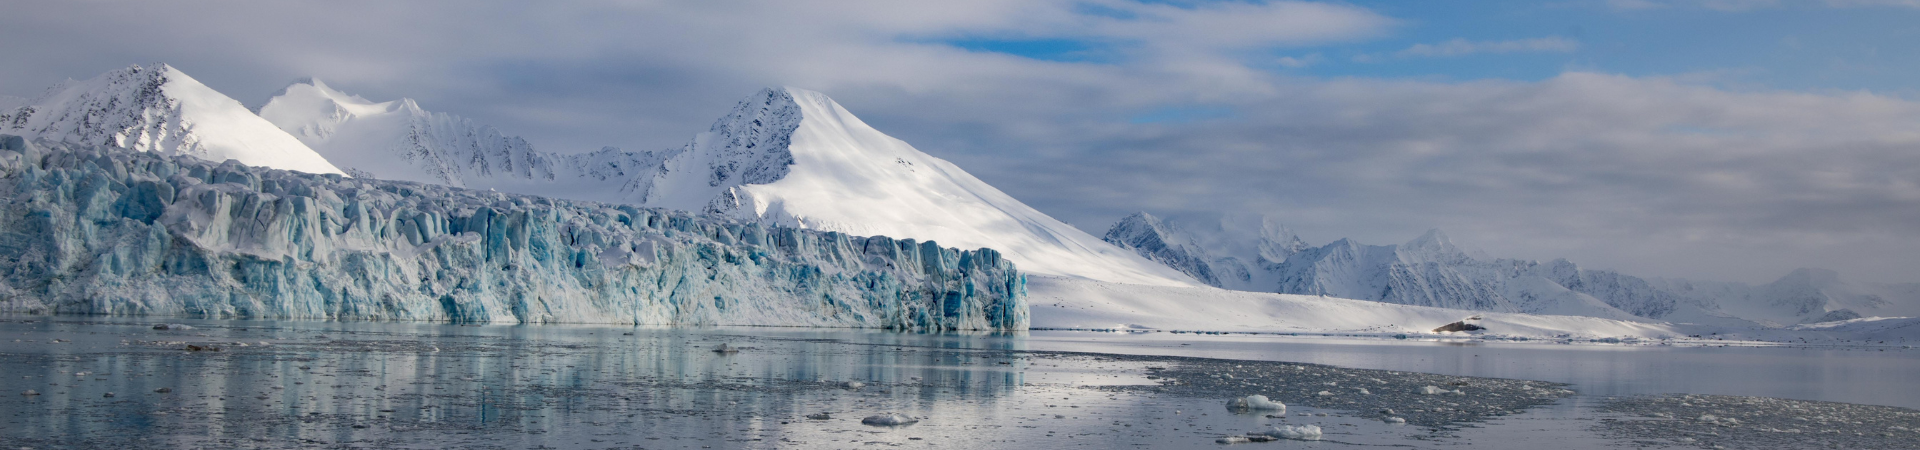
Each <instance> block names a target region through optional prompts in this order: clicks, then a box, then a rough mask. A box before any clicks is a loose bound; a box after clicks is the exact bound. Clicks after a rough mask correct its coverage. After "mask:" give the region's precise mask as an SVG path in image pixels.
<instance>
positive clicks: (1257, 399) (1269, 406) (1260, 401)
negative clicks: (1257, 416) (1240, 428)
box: [1227, 395, 1287, 414]
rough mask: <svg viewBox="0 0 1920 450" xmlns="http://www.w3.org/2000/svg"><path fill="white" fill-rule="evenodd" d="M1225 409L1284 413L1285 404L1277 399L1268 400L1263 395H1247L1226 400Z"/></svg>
mask: <svg viewBox="0 0 1920 450" xmlns="http://www.w3.org/2000/svg"><path fill="white" fill-rule="evenodd" d="M1227 410H1228V411H1233V412H1246V411H1278V412H1280V413H1281V414H1286V412H1287V405H1286V404H1284V403H1280V402H1277V401H1273V400H1269V399H1267V396H1265V395H1249V396H1246V397H1241V398H1236V399H1233V400H1227Z"/></svg>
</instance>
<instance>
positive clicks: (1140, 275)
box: [643, 88, 1196, 286]
mask: <svg viewBox="0 0 1920 450" xmlns="http://www.w3.org/2000/svg"><path fill="white" fill-rule="evenodd" d="M645 184H646V188H645V189H644V190H643V192H644V194H645V195H644V201H643V204H645V205H647V206H659V207H666V208H674V209H683V210H690V211H706V212H710V213H715V214H721V215H726V216H730V217H736V218H740V219H747V220H757V221H760V222H762V223H766V224H770V225H782V226H792V227H799V228H807V229H819V230H832V231H840V232H844V233H850V234H855V235H862V236H893V237H899V238H914V239H922V240H930V241H935V242H939V243H940V244H941V245H945V246H951V247H959V248H992V249H995V250H998V251H1000V252H1001V253H1002V254H1004V255H1006V257H1007V259H1010V260H1013V261H1014V262H1015V263H1017V264H1019V266H1020V269H1021V271H1023V272H1026V273H1032V274H1040V275H1054V276H1066V277H1079V278H1086V279H1092V280H1102V281H1111V282H1124V283H1133V284H1147V285H1163V286H1194V285H1196V284H1195V283H1194V281H1192V279H1191V278H1189V277H1187V276H1186V275H1184V274H1181V273H1180V272H1177V271H1174V270H1172V269H1170V268H1167V267H1166V266H1164V265H1161V264H1158V263H1154V262H1152V261H1148V260H1146V259H1145V258H1142V257H1140V256H1139V255H1136V254H1133V252H1129V251H1126V250H1124V249H1121V248H1118V247H1114V246H1113V245H1111V244H1108V243H1106V242H1102V241H1101V240H1099V239H1097V238H1094V237H1093V236H1091V235H1088V234H1086V233H1085V232H1081V231H1080V230H1078V229H1075V228H1073V227H1072V226H1069V225H1067V224H1065V223H1062V222H1060V221H1058V220H1054V219H1053V218H1052V217H1048V216H1047V215H1046V214H1042V213H1041V212H1040V211H1037V210H1034V209H1033V208H1032V207H1028V206H1027V205H1026V204H1023V203H1020V201H1019V200H1015V199H1014V198H1013V197H1010V196H1008V195H1007V194H1005V193H1002V192H1000V190H999V189H995V188H994V187H993V186H989V185H987V184H986V183H984V182H982V181H980V180H979V179H978V178H974V177H973V175H970V174H968V173H967V172H966V171H964V170H961V169H960V168H959V167H957V166H954V165H953V164H952V163H949V162H947V161H944V160H941V159H940V158H936V157H933V156H932V155H928V154H926V153H923V152H921V151H920V150H917V149H914V148H913V146H911V145H908V144H907V143H906V142H902V141H900V140H899V139H894V138H892V137H890V136H887V135H886V134H883V133H881V132H880V131H879V130H875V129H873V127H870V126H867V124H866V123H865V122H862V121H861V120H860V119H859V118H858V117H854V116H853V114H852V113H850V112H848V111H847V110H846V108H843V107H841V106H840V105H839V104H838V103H835V102H834V101H833V99H830V98H827V96H826V95H823V94H820V93H818V92H813V91H807V90H803V89H795V88H782V89H766V90H762V91H760V92H759V93H757V94H755V95H753V96H752V97H749V98H748V99H747V100H745V101H743V102H741V103H740V104H739V105H738V106H736V107H735V108H734V109H733V111H732V112H731V113H729V114H728V115H727V116H726V117H723V118H721V119H720V120H719V121H717V122H716V123H714V125H713V127H712V128H711V129H709V130H708V131H707V132H706V133H702V134H700V135H699V136H697V137H695V138H694V140H693V142H691V143H688V144H687V145H686V146H685V147H683V148H681V149H679V150H677V151H675V152H672V154H671V155H670V156H669V157H668V158H667V160H666V162H665V163H664V164H663V166H662V170H661V172H660V173H659V174H658V175H657V176H656V177H655V178H653V179H652V180H649V181H648V182H646V183H645Z"/></svg>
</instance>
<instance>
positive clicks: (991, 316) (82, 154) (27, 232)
mask: <svg viewBox="0 0 1920 450" xmlns="http://www.w3.org/2000/svg"><path fill="white" fill-rule="evenodd" d="M1025 290H1026V286H1025V280H1024V279H1023V278H1022V276H1021V275H1020V274H1019V273H1018V272H1017V271H1016V270H1015V268H1014V266H1013V264H1012V263H1011V262H1009V261H1007V260H1006V259H1004V258H1002V257H1001V256H1000V254H999V253H998V252H996V251H994V250H990V249H979V250H971V251H962V250H956V249H951V248H943V247H940V246H939V245H938V244H936V243H934V242H916V241H914V240H910V239H906V240H896V239H891V238H887V237H881V236H875V237H855V236H850V235H847V234H844V233H835V232H819V231H810V230H799V229H792V228H783V227H769V226H765V225H761V224H756V223H750V222H738V221H729V220H724V219H718V218H712V217H706V216H693V215H689V214H686V213H680V212H670V211H666V210H660V209H649V208H640V207H634V206H626V205H608V204H601V203H592V202H576V201H567V200H555V199H548V198H542V197H534V196H525V195H515V194H505V193H499V192H492V191H476V190H465V189H458V188H451V187H445V186H437V185H429V184H417V183H410V182H398V181H378V180H360V179H353V178H347V177H341V176H339V175H314V174H305V173H299V172H291V171H284V170H275V169H267V168H260V167H250V166H245V165H241V164H239V163H238V162H235V161H228V162H226V163H212V162H207V161H204V160H199V159H195V158H191V157H185V156H179V155H163V154H155V153H142V152H135V151H129V150H125V149H119V148H111V147H99V146H88V145H85V144H75V143H55V142H49V141H36V142H28V141H26V140H24V139H22V138H19V137H17V136H0V309H4V310H11V311H27V312H43V313H74V314H114V315H180V316H197V317H220V318H304V319H373V320H437V321H452V322H492V323H552V322H577V323H632V324H675V325H689V324H694V325H698V324H716V325H718V324H725V325H803V326H849V327H876V328H897V329H989V330H1010V329H1024V328H1025V327H1026V326H1027V323H1028V318H1027V305H1026V303H1025Z"/></svg>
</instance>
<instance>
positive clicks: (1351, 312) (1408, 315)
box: [1027, 275, 1688, 339]
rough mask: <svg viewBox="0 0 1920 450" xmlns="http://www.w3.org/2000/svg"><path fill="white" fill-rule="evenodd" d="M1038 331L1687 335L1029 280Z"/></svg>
mask: <svg viewBox="0 0 1920 450" xmlns="http://www.w3.org/2000/svg"><path fill="white" fill-rule="evenodd" d="M1027 292H1028V293H1029V298H1028V304H1030V305H1032V308H1033V313H1032V316H1033V327H1034V328H1065V329H1121V330H1126V329H1135V330H1169V331H1171V330H1182V331H1236V332H1263V333H1356V334H1373V335H1394V334H1434V333H1433V329H1434V328H1438V327H1440V326H1441V325H1446V324H1449V323H1453V322H1459V321H1462V320H1467V319H1469V318H1472V317H1480V318H1481V319H1480V320H1476V321H1473V323H1477V324H1479V325H1481V326H1484V327H1487V329H1488V330H1487V331H1486V332H1484V333H1472V332H1469V333H1454V335H1458V336H1505V337H1526V338H1558V337H1573V338H1640V339H1671V338H1683V337H1686V336H1687V335H1688V333H1686V332H1683V330H1681V329H1678V328H1676V327H1675V326H1674V325H1671V324H1664V323H1647V322H1631V321H1623V320H1610V319H1599V318H1593V317H1579V316H1548V315H1533V314H1514V313H1489V312H1477V311H1464V310H1458V309H1447V308H1434V307H1426V306H1407V305H1396V304H1392V303H1381V302H1372V301H1365V300H1352V299H1344V298H1333V297H1321V296H1314V295H1292V294H1268V293H1259V292H1246V291H1230V290H1226V289H1219V288H1211V287H1193V288H1183V287H1168V286H1142V285H1128V284H1118V283H1102V282H1097V281H1089V280H1075V279H1067V278H1059V277H1044V276H1031V275H1030V276H1028V277H1027Z"/></svg>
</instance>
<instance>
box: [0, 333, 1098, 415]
mask: <svg viewBox="0 0 1920 450" xmlns="http://www.w3.org/2000/svg"><path fill="white" fill-rule="evenodd" d="M23 320H30V321H33V323H18V322H19V321H12V322H13V323H7V324H5V325H8V326H6V327H5V328H4V330H5V331H8V333H6V334H7V335H8V336H6V337H7V339H8V340H10V341H13V342H8V343H7V344H8V345H7V346H6V347H5V348H6V352H5V353H4V354H3V355H0V377H4V378H0V379H6V380H9V381H8V383H7V384H8V385H10V386H13V387H15V388H16V389H15V390H16V391H19V392H23V390H25V389H34V390H36V391H38V392H40V395H35V396H25V395H22V396H18V397H17V398H12V399H8V400H13V401H9V402H7V404H8V408H7V409H9V410H11V411H8V412H10V413H12V414H10V417H8V419H7V420H8V422H7V423H6V426H5V429H6V430H8V433H7V434H8V435H9V437H12V438H18V439H21V440H22V441H23V442H29V443H31V442H34V441H45V442H53V441H61V440H64V439H71V438H72V437H74V436H88V437H89V439H92V441H90V442H89V443H91V444H98V445H105V446H112V445H115V444H126V443H140V442H141V441H139V440H138V439H141V438H138V437H136V436H143V437H153V438H164V439H169V440H170V441H168V442H144V443H145V444H149V445H162V446H174V445H180V446H225V445H255V444H258V443H289V442H293V443H306V444H323V443H324V444H344V443H360V444H397V443H402V442H406V441H408V440H410V439H408V438H407V437H406V435H425V434H431V435H433V437H432V438H430V439H428V440H431V441H434V442H438V443H439V444H444V445H456V446H467V445H504V446H508V447H515V446H524V445H523V444H526V445H537V444H549V445H552V444H554V443H555V442H553V441H556V440H558V441H566V440H570V439H573V438H574V437H578V435H581V434H584V435H587V436H595V435H604V436H605V437H607V439H600V438H594V437H588V438H583V439H578V441H579V442H561V443H560V444H566V445H586V444H600V443H606V444H608V446H614V445H619V444H627V445H636V444H640V445H644V444H643V443H642V442H640V441H660V440H666V441H674V440H684V441H688V442H703V443H705V444H706V445H711V444H712V443H713V442H712V441H713V440H715V439H716V438H717V439H719V440H721V441H722V442H737V443H749V442H757V441H765V440H767V439H778V438H780V437H789V438H791V437H792V435H791V434H790V433H782V432H781V431H782V429H783V428H785V425H789V422H793V421H795V420H796V419H800V420H804V419H802V417H804V416H806V415H807V414H813V413H819V412H839V413H841V414H844V415H851V414H856V412H875V413H877V412H880V411H883V410H884V411H899V412H903V413H906V414H910V415H914V414H919V415H925V414H932V413H934V409H937V408H935V407H936V406H937V405H940V404H944V403H957V404H966V405H973V406H975V407H977V408H978V409H982V410H993V409H996V408H994V407H993V403H994V402H996V401H997V400H998V399H1000V398H1002V397H1003V396H1004V394H1005V393H1007V392H1009V391H1010V390H1013V389H1016V388H1018V387H1019V386H1022V385H1023V384H1024V383H1026V379H1025V378H1024V375H1023V369H1024V368H1026V366H1027V365H1028V364H1029V363H1028V361H1026V358H1021V357H1017V356H1011V355H1012V354H1008V353H1004V351H1007V350H1020V345H1021V342H1022V341H1021V340H1019V339H1012V338H1004V337H994V336H962V335H950V336H937V335H911V334H897V333H864V332H851V331H844V330H835V331H816V332H808V331H802V330H751V331H756V332H758V331H767V332H766V333H755V334H740V333H739V331H740V330H702V329H644V328H591V327H554V326H547V327H541V326H509V327H461V326H448V325H425V324H377V323H324V322H245V321H218V322H215V321H199V322H188V324H190V325H191V326H192V327H193V328H191V329H187V330H155V329H153V328H152V327H151V326H150V324H151V322H136V321H128V320H116V321H106V320H76V319H68V318H41V319H38V320H35V319H23ZM721 344H728V345H730V346H733V347H735V348H738V349H739V351H737V352H727V353H722V352H715V351H713V349H714V348H716V347H718V346H719V345H721ZM188 345H194V346H199V347H202V348H207V349H208V350H203V351H187V350H183V349H185V348H188V347H187V346H188ZM903 345H911V347H906V346H903ZM212 349H218V350H217V351H216V350H212ZM943 349H956V350H959V349H965V350H966V351H949V350H943ZM982 350H988V351H982ZM994 350H997V351H994ZM1059 375H1060V374H1053V376H1052V378H1059ZM1069 375H1070V374H1069ZM1069 378H1071V376H1069ZM1061 381H1071V380H1061ZM1089 381H1091V380H1089ZM848 382H858V383H861V384H864V385H865V386H862V387H860V388H858V389H853V388H849V384H848ZM161 390H166V391H170V392H158V391H161ZM110 392H111V393H112V396H110V397H109V396H108V393H110ZM850 419H851V420H853V421H854V423H857V421H858V420H859V417H850ZM616 423H617V425H618V426H617V427H616V426H614V425H615V424H616ZM558 430H567V431H569V432H571V433H570V434H573V435H574V436H568V437H564V438H560V437H547V436H541V435H542V434H545V433H550V432H554V431H558ZM466 436H471V437H472V438H473V439H471V440H468V439H464V438H463V437H466ZM503 438H504V439H515V438H518V439H520V440H521V441H522V442H502V441H501V439H503ZM615 441H618V442H615Z"/></svg>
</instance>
